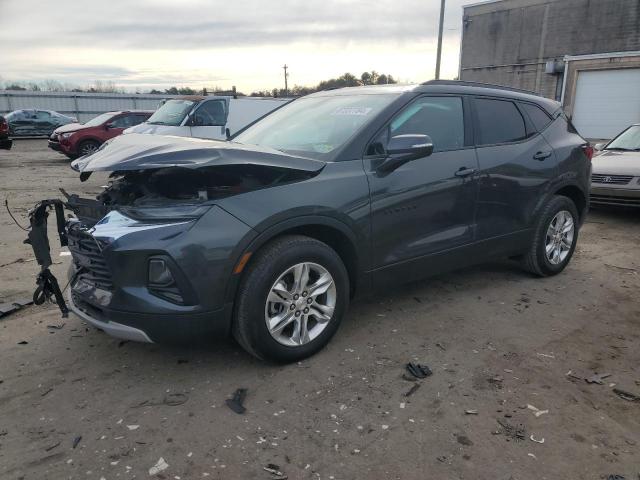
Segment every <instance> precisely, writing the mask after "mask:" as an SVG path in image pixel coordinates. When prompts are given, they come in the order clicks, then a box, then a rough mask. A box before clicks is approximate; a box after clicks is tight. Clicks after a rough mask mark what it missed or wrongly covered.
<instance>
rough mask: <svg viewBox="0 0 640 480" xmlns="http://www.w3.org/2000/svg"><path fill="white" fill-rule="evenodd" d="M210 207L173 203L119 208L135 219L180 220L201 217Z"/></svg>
mask: <svg viewBox="0 0 640 480" xmlns="http://www.w3.org/2000/svg"><path fill="white" fill-rule="evenodd" d="M210 208H211V205H171V206H166V207H120V208H119V210H120V211H121V212H122V213H123V214H124V215H126V216H127V217H130V218H133V219H134V220H147V221H167V220H170V221H176V220H177V221H180V220H195V219H197V218H200V217H201V216H202V215H204V214H205V213H206V212H207V210H209V209H210Z"/></svg>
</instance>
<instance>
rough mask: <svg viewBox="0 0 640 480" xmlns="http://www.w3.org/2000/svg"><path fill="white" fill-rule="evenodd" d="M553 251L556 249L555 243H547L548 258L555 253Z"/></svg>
mask: <svg viewBox="0 0 640 480" xmlns="http://www.w3.org/2000/svg"><path fill="white" fill-rule="evenodd" d="M553 249H554V245H553V242H549V243H547V245H546V246H545V250H546V251H547V256H549V254H551V252H553Z"/></svg>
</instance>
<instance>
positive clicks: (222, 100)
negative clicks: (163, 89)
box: [124, 96, 291, 140]
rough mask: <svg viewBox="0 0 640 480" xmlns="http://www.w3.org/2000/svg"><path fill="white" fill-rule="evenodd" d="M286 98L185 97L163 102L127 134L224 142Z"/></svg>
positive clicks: (286, 99) (288, 100) (279, 105)
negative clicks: (173, 136) (144, 120)
mask: <svg viewBox="0 0 640 480" xmlns="http://www.w3.org/2000/svg"><path fill="white" fill-rule="evenodd" d="M290 101H291V99H289V98H255V97H241V98H234V97H227V96H208V97H200V96H186V97H182V98H173V99H171V100H167V101H166V102H165V103H164V104H163V105H162V106H161V107H160V108H158V110H157V111H156V112H155V113H154V114H153V115H152V116H151V117H149V119H148V120H147V121H146V122H144V123H141V124H139V125H136V126H135V127H131V128H128V129H127V130H125V131H124V133H125V134H127V133H148V134H153V135H175V136H179V137H196V138H209V139H213V140H225V139H226V138H227V135H233V134H235V133H237V132H238V131H240V130H241V129H242V128H244V127H246V126H247V125H249V124H250V123H252V122H254V121H255V120H257V119H258V118H260V117H262V116H264V115H266V114H268V113H269V112H272V111H273V110H275V109H276V108H278V107H281V106H282V105H284V104H286V103H288V102H290Z"/></svg>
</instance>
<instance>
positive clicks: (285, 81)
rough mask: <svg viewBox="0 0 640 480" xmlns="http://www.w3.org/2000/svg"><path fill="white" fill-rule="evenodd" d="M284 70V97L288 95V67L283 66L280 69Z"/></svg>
mask: <svg viewBox="0 0 640 480" xmlns="http://www.w3.org/2000/svg"><path fill="white" fill-rule="evenodd" d="M282 68H283V69H284V96H285V97H286V96H288V95H289V83H288V80H287V79H288V77H289V74H288V73H287V69H288V68H289V67H287V64H286V63H285V64H284V67H282Z"/></svg>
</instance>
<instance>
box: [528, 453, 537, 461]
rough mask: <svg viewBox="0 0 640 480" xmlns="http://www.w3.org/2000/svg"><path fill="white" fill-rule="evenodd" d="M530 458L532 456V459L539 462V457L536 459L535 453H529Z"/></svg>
mask: <svg viewBox="0 0 640 480" xmlns="http://www.w3.org/2000/svg"><path fill="white" fill-rule="evenodd" d="M527 455H528V456H530V457H531V458H533V459H535V460H537V459H538V457H536V456H535V455H534V454H533V453H527Z"/></svg>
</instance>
